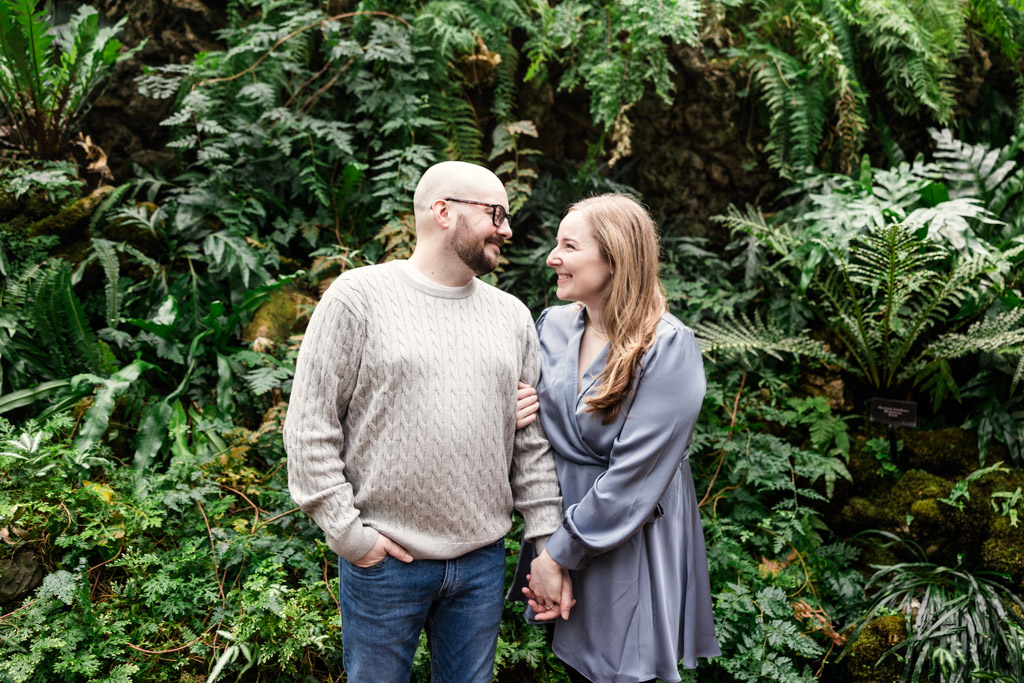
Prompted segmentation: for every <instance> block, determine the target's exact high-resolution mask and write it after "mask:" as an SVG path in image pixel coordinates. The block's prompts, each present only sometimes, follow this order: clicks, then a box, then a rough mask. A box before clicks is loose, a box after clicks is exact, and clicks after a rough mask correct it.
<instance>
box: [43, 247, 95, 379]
mask: <svg viewBox="0 0 1024 683" xmlns="http://www.w3.org/2000/svg"><path fill="white" fill-rule="evenodd" d="M35 273H39V276H38V277H36V276H35V274H34V273H33V274H31V275H28V277H29V278H31V279H30V280H29V281H28V283H27V286H26V288H25V289H26V291H25V296H26V299H27V301H26V302H25V303H26V305H27V307H28V309H29V311H30V312H31V315H30V317H31V324H32V328H33V331H34V333H35V334H36V335H37V344H38V345H39V346H41V347H42V348H43V349H45V350H46V351H47V352H48V353H49V354H50V358H51V359H52V362H53V365H54V366H55V367H54V370H55V371H56V374H57V376H63V377H67V376H70V375H73V374H76V373H78V372H83V371H88V372H92V373H96V374H99V373H100V372H102V365H103V354H102V351H101V350H100V344H99V342H98V341H97V339H96V335H95V333H94V332H93V331H92V328H91V327H90V325H89V322H88V321H87V320H86V318H85V314H84V312H83V311H82V304H81V302H80V301H79V300H78V296H77V295H76V294H75V293H74V291H73V290H72V289H71V266H70V264H68V263H67V262H66V261H63V260H61V259H51V260H50V261H49V262H47V264H46V266H45V268H43V269H40V270H38V271H35Z"/></svg>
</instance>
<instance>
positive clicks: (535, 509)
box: [510, 307, 562, 547]
mask: <svg viewBox="0 0 1024 683" xmlns="http://www.w3.org/2000/svg"><path fill="white" fill-rule="evenodd" d="M545 313H546V311H545ZM523 316H524V322H523V330H522V334H523V335H524V340H523V344H522V347H523V357H522V360H521V363H520V374H519V379H520V380H521V381H523V382H526V383H527V384H529V385H532V386H537V381H538V380H539V379H540V343H539V342H538V340H537V332H536V330H535V329H534V323H533V321H532V320H531V319H530V314H529V312H528V311H527V310H526V308H525V307H524V308H523ZM543 317H544V313H542V314H541V316H540V318H538V319H537V324H538V325H539V324H540V322H541V320H542V319H543ZM510 480H511V483H512V496H513V500H514V503H515V507H516V509H517V510H519V512H521V513H522V515H523V536H524V538H525V539H526V540H528V541H532V542H534V543H536V544H537V545H538V547H543V545H544V542H545V541H546V540H547V537H548V536H549V535H550V534H551V532H553V531H554V530H555V529H556V528H557V527H558V523H559V520H560V519H561V516H562V496H561V494H560V493H559V491H558V475H557V473H556V472H555V456H554V453H553V452H552V450H551V445H550V444H549V443H548V438H547V435H546V434H545V433H544V428H543V427H541V424H540V420H534V422H533V423H532V424H529V425H527V426H526V427H524V428H522V429H519V430H516V433H515V442H514V448H513V453H512V470H511V472H510Z"/></svg>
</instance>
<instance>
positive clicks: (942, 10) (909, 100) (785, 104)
mask: <svg viewBox="0 0 1024 683" xmlns="http://www.w3.org/2000/svg"><path fill="white" fill-rule="evenodd" d="M721 4H722V5H726V4H727V3H721ZM728 4H731V3H728ZM739 4H740V7H738V8H732V7H727V8H726V9H725V12H726V17H727V18H730V19H732V20H733V21H736V22H737V23H738V24H739V25H740V26H742V27H743V28H742V31H743V35H744V38H745V40H744V41H743V42H742V43H740V44H738V45H736V46H735V47H732V48H730V49H729V50H728V54H729V55H730V56H731V57H732V58H734V59H737V60H739V62H740V63H741V64H743V65H744V66H745V67H746V68H747V69H749V70H750V72H751V75H752V81H753V83H754V85H755V86H756V92H757V94H758V96H759V99H760V101H761V103H762V105H763V106H764V109H765V112H766V114H767V124H768V128H769V131H770V137H769V139H768V141H767V143H766V144H765V152H766V153H767V154H768V158H769V163H770V164H771V165H772V167H773V168H775V169H776V170H778V171H779V172H780V174H782V175H783V176H784V177H787V178H792V179H795V178H800V177H802V176H804V175H806V174H807V172H808V170H809V169H810V168H812V167H823V168H834V169H837V170H840V171H842V172H844V173H849V172H851V171H854V170H855V169H856V166H857V156H858V154H859V152H860V148H861V146H862V145H863V144H864V141H865V140H866V139H867V137H868V135H869V133H870V131H871V129H872V128H874V129H875V131H876V132H879V133H881V134H882V136H883V137H884V136H886V135H888V128H887V126H886V125H885V122H884V119H883V117H882V116H879V115H878V114H877V113H876V112H879V110H880V105H881V103H882V101H884V100H887V102H888V104H889V105H890V106H891V107H892V108H893V109H894V110H895V111H896V112H898V113H899V114H901V115H904V116H916V117H918V118H920V119H924V120H934V121H938V122H939V123H942V124H944V125H948V124H949V123H951V122H952V120H953V112H954V101H955V93H956V81H955V76H956V74H957V67H956V60H957V59H959V58H960V57H961V56H962V55H963V53H964V51H965V48H966V46H967V44H968V41H969V35H970V34H971V33H975V32H977V33H980V34H982V35H983V36H986V37H990V38H992V39H993V40H995V41H996V42H997V43H998V45H1000V46H1004V47H1003V50H1004V52H1005V53H1006V54H1007V55H1016V51H1017V49H1016V46H1013V47H1011V46H1010V43H1012V42H1014V41H1016V44H1017V45H1019V44H1020V38H1021V36H1024V20H1022V12H1021V8H1020V7H1019V6H1018V5H1017V4H1016V3H1013V2H1000V1H999V0H972V1H971V2H969V3H961V2H959V1H958V0H939V1H937V2H930V3H919V2H915V1H914V0H897V1H894V2H887V1H884V0H860V1H857V2H854V1H852V0H756V1H755V2H752V3H750V5H751V6H750V7H749V8H748V7H745V6H744V5H746V4H747V3H739ZM965 4H966V5H967V7H966V8H965V7H964V5H965ZM965 9H967V11H966V12H965ZM968 16H971V17H974V18H975V19H976V20H977V19H981V21H980V22H978V21H976V22H975V23H974V24H973V25H970V24H968V22H967V21H966V19H967V18H968ZM1010 59H1011V60H1012V59H1015V56H1012V57H1010ZM1019 123H1020V121H1019V120H1018V121H1016V122H1014V124H1019ZM1011 125H1013V124H1011Z"/></svg>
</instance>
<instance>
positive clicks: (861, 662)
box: [844, 614, 907, 683]
mask: <svg viewBox="0 0 1024 683" xmlns="http://www.w3.org/2000/svg"><path fill="white" fill-rule="evenodd" d="M906 639H907V625H906V621H905V620H904V618H903V615H902V614H893V615H889V616H885V617H878V618H877V619H872V620H871V621H870V622H869V623H868V625H867V626H865V627H864V629H863V630H862V631H861V632H860V633H859V634H857V638H856V640H854V641H853V642H852V643H851V644H850V649H849V652H848V654H847V655H846V659H845V660H844V661H846V666H847V668H848V669H849V671H850V675H851V677H852V679H853V681H855V683H894V681H899V680H900V677H901V675H902V673H903V665H902V664H901V663H900V661H899V660H898V659H897V658H896V657H894V656H891V655H890V656H889V657H886V658H885V660H883V661H882V662H881V663H878V660H879V659H881V657H882V655H884V654H885V653H886V652H888V651H889V650H890V649H892V648H893V647H894V646H896V645H899V644H900V643H902V642H903V641H904V640H906Z"/></svg>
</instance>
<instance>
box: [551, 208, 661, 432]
mask: <svg viewBox="0 0 1024 683" xmlns="http://www.w3.org/2000/svg"><path fill="white" fill-rule="evenodd" d="M573 211H579V212H580V213H581V214H582V215H583V218H584V219H585V220H586V222H587V224H589V225H590V227H591V229H592V230H593V232H594V237H595V239H596V240H597V243H598V245H599V246H600V249H601V255H602V256H604V258H605V260H606V261H607V262H608V264H609V265H610V266H611V271H612V276H611V285H610V287H609V288H608V291H607V293H606V294H605V297H604V301H603V302H602V305H603V309H604V312H603V321H602V322H603V323H604V328H605V331H606V332H607V333H608V359H607V362H606V364H605V367H604V371H603V372H602V373H601V375H600V376H599V377H598V380H599V381H600V382H601V387H600V389H599V390H598V393H597V395H596V396H593V397H592V398H589V399H587V410H588V411H591V412H598V413H601V414H602V415H603V420H602V422H603V423H604V424H608V423H609V422H611V421H612V420H614V419H615V418H616V416H617V415H618V413H619V410H620V409H621V407H622V403H623V401H625V400H626V398H627V397H628V396H629V394H630V392H631V391H632V389H633V380H634V378H635V377H636V372H637V368H638V367H639V366H640V361H641V359H642V358H643V355H644V354H645V353H646V352H647V350H648V349H650V348H651V345H652V344H654V337H655V331H656V329H657V326H658V321H659V320H660V319H661V316H662V314H664V313H665V312H666V311H667V310H668V309H667V307H666V304H665V290H664V288H663V287H662V284H661V280H660V279H659V277H658V258H659V256H660V253H661V247H660V246H659V244H658V226H657V225H655V223H654V219H652V218H651V216H650V214H649V213H647V210H646V209H645V208H644V207H643V206H641V205H640V204H639V203H638V202H637V201H636V200H634V199H633V198H631V197H628V196H626V195H621V194H603V195H599V196H597V197H590V198H588V199H584V200H581V201H579V202H576V203H575V204H573V205H572V206H571V207H569V211H568V212H567V213H569V212H573Z"/></svg>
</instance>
